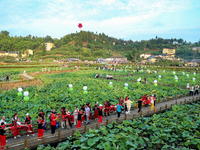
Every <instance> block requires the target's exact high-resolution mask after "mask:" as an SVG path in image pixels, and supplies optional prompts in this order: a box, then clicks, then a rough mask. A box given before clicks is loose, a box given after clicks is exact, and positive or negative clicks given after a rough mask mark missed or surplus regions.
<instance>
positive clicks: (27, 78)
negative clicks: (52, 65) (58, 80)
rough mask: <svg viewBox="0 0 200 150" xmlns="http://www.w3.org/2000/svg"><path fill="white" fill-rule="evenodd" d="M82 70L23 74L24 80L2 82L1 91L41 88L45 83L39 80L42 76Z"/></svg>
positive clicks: (0, 84) (21, 75) (0, 83)
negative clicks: (32, 87) (19, 88)
mask: <svg viewBox="0 0 200 150" xmlns="http://www.w3.org/2000/svg"><path fill="white" fill-rule="evenodd" d="M76 71H80V70H65V71H47V72H45V71H43V72H32V73H28V74H27V73H23V74H19V76H20V77H21V79H22V80H16V81H9V82H0V90H12V89H14V88H18V87H22V88H27V87H30V86H41V85H43V82H42V81H41V80H40V79H39V75H41V74H59V73H66V72H76Z"/></svg>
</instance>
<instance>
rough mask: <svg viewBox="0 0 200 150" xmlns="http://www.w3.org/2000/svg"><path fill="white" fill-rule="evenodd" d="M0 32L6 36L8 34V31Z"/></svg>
mask: <svg viewBox="0 0 200 150" xmlns="http://www.w3.org/2000/svg"><path fill="white" fill-rule="evenodd" d="M1 34H4V35H5V36H6V37H7V36H8V35H9V34H10V33H9V32H8V31H6V30H5V31H1Z"/></svg>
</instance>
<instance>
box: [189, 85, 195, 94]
mask: <svg viewBox="0 0 200 150" xmlns="http://www.w3.org/2000/svg"><path fill="white" fill-rule="evenodd" d="M193 92H194V87H193V85H191V87H190V93H189V96H193V94H194V93H193Z"/></svg>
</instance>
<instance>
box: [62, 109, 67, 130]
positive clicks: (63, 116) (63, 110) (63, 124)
mask: <svg viewBox="0 0 200 150" xmlns="http://www.w3.org/2000/svg"><path fill="white" fill-rule="evenodd" d="M61 114H62V117H61V118H62V121H61V127H62V128H65V126H66V124H65V122H66V119H65V115H66V111H65V107H62V108H61Z"/></svg>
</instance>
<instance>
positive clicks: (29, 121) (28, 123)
mask: <svg viewBox="0 0 200 150" xmlns="http://www.w3.org/2000/svg"><path fill="white" fill-rule="evenodd" d="M24 122H25V124H26V125H27V126H28V130H27V132H26V135H27V136H29V131H30V132H31V133H32V135H33V136H34V132H33V127H32V120H31V117H30V116H29V113H27V114H26V118H25V120H24Z"/></svg>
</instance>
